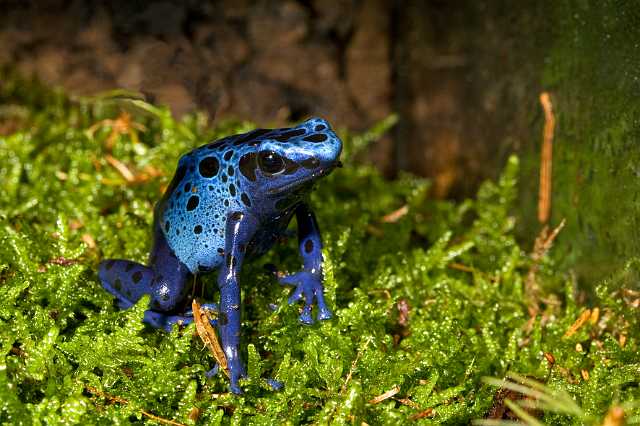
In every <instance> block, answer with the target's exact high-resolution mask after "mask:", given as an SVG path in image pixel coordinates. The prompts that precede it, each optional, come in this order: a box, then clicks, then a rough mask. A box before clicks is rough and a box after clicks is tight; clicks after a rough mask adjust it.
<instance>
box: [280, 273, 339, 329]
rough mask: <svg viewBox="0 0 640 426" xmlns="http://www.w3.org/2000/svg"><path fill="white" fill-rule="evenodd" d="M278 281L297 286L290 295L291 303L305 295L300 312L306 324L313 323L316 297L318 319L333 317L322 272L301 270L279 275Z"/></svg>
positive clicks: (302, 320)
mask: <svg viewBox="0 0 640 426" xmlns="http://www.w3.org/2000/svg"><path fill="white" fill-rule="evenodd" d="M278 281H279V282H280V284H282V285H294V286H296V288H295V290H294V291H293V293H292V294H291V296H289V304H292V303H295V302H297V301H298V300H300V299H301V298H302V296H304V300H305V303H304V307H303V308H302V313H301V314H300V321H301V322H303V323H304V324H313V317H312V315H311V310H312V308H313V301H314V299H315V300H316V301H317V303H318V319H319V320H327V319H330V318H331V317H332V314H331V311H330V310H329V308H327V305H326V303H325V301H324V287H323V285H322V276H321V275H320V274H317V273H312V272H308V271H300V272H296V273H294V274H291V275H285V276H281V277H278Z"/></svg>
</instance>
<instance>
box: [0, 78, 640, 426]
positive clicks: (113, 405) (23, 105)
mask: <svg viewBox="0 0 640 426" xmlns="http://www.w3.org/2000/svg"><path fill="white" fill-rule="evenodd" d="M0 81H2V87H1V89H0V181H1V182H2V190H1V191H0V345H1V346H0V350H1V357H0V421H1V422H2V423H4V424H25V425H28V424H129V423H143V422H150V423H151V422H156V423H157V422H166V421H169V420H171V421H173V422H175V423H180V424H268V425H271V424H280V423H284V424H298V423H317V424H362V422H366V423H367V424H372V425H373V424H404V423H407V422H411V421H415V422H418V423H423V424H431V423H443V424H468V423H469V422H470V421H473V420H477V419H483V418H486V417H490V416H493V417H496V418H505V419H508V418H509V414H508V413H511V414H513V413H517V412H518V410H517V409H516V410H515V411H513V410H511V409H506V408H505V407H507V405H508V404H507V405H505V404H506V403H505V402H503V401H502V399H501V398H500V397H498V396H497V395H499V394H501V393H500V391H499V390H498V389H499V387H500V386H501V385H497V386H496V384H495V383H494V382H491V381H490V380H489V381H487V380H486V379H485V378H487V377H497V378H500V379H501V378H503V377H505V375H506V374H507V373H508V372H515V373H519V374H520V375H522V376H526V377H528V378H533V379H536V380H537V381H539V382H541V383H544V387H543V388H541V389H540V390H537V391H536V389H535V388H532V387H531V384H528V385H526V386H523V388H522V389H520V391H521V393H520V395H522V392H524V393H525V394H526V393H527V392H529V393H531V390H532V389H533V390H534V391H536V392H537V393H534V394H533V397H532V398H529V399H527V398H525V399H522V400H521V401H529V402H530V403H531V402H533V403H536V404H538V406H539V407H541V410H535V411H533V414H532V415H533V416H536V417H538V418H539V419H540V421H544V422H546V423H549V424H594V425H596V424H601V422H602V419H603V418H604V417H605V415H606V414H607V412H608V411H609V410H610V409H611V407H613V406H620V407H622V409H623V410H624V412H625V414H626V416H627V418H628V419H629V420H630V421H634V420H635V421H636V422H637V421H639V420H640V417H639V416H640V413H639V412H638V407H639V406H638V404H637V402H636V401H638V399H639V398H640V388H639V387H638V383H639V381H640V361H639V360H638V355H637V354H638V338H639V337H640V331H639V330H640V327H639V326H640V324H639V322H640V319H639V318H640V317H639V316H638V313H637V309H638V303H637V302H638V294H637V293H635V292H634V291H633V290H632V289H628V288H627V287H628V284H629V283H630V282H633V278H634V277H635V276H636V273H637V270H638V265H637V264H636V263H634V262H633V261H632V262H628V263H627V264H626V266H625V267H624V268H622V269H619V271H618V272H617V273H616V274H614V275H612V276H610V277H609V278H608V279H607V280H604V281H601V282H600V283H599V284H598V285H597V287H596V291H595V295H594V296H593V298H592V299H591V300H590V301H589V302H588V303H587V302H585V301H584V299H583V298H582V297H581V294H580V292H578V291H577V290H576V283H575V280H574V278H573V276H572V275H571V274H568V273H565V272H564V269H561V268H558V266H557V262H556V260H555V259H554V256H552V255H551V256H550V255H545V256H542V258H541V259H540V260H539V261H535V262H534V261H533V260H532V257H531V256H530V255H529V251H530V247H531V245H532V241H531V240H527V241H524V242H523V243H520V242H519V241H517V240H516V238H515V235H514V229H515V226H516V225H517V222H518V220H517V219H516V216H515V215H514V212H513V206H514V204H515V201H516V195H517V193H518V184H517V176H518V171H519V162H518V160H517V158H515V157H512V158H510V160H509V161H508V163H507V165H506V167H505V170H504V172H503V174H502V176H501V178H500V179H499V180H497V181H496V182H486V183H484V184H483V185H482V186H481V188H480V190H479V192H478V194H477V197H476V198H474V199H469V200H466V201H463V202H459V203H451V202H445V201H434V200H432V199H430V198H429V197H428V195H427V194H428V192H429V184H428V182H427V181H424V180H422V179H419V178H416V177H414V176H410V175H404V176H401V177H400V178H399V179H398V180H395V181H392V182H389V181H385V180H384V179H382V178H381V176H380V175H379V174H378V172H376V171H375V169H374V168H373V167H371V166H369V165H366V164H360V163H356V162H355V161H353V160H352V159H353V158H356V157H357V155H356V154H357V153H358V151H359V150H362V149H364V148H365V147H366V146H367V145H369V144H370V143H375V141H376V140H377V139H378V138H379V136H380V135H381V134H382V133H384V132H385V131H386V130H387V129H388V127H389V125H391V124H392V122H393V120H392V119H390V120H388V121H386V122H383V123H381V124H380V125H379V126H376V127H375V128H374V129H372V131H370V132H367V133H365V134H360V135H351V134H348V132H342V136H343V138H344V141H345V152H344V157H343V159H344V162H345V167H344V168H343V169H340V170H339V171H338V172H336V173H334V174H333V175H331V176H329V177H328V178H326V179H325V181H324V182H322V184H321V185H319V187H318V189H317V191H315V192H314V193H313V195H312V202H313V205H314V206H315V208H316V213H317V216H318V219H319V222H320V226H321V228H322V231H323V236H324V241H325V251H324V253H325V259H326V260H325V268H326V292H327V298H328V302H329V304H330V306H331V307H332V309H333V311H334V312H335V314H336V315H335V319H333V320H331V321H327V322H324V323H322V324H315V325H313V326H302V325H301V324H299V322H298V309H299V306H288V305H286V303H285V302H286V299H287V294H288V292H289V290H288V289H285V288H282V287H280V286H278V285H277V284H276V283H275V282H274V279H273V277H272V276H271V275H270V274H268V273H267V272H265V270H264V269H263V267H262V265H263V264H264V263H273V264H276V265H278V266H281V267H283V268H285V269H289V270H294V269H297V268H298V267H299V263H300V261H299V259H298V257H297V254H296V247H295V242H293V241H291V242H290V243H288V244H284V245H282V246H280V247H276V248H275V249H273V250H272V251H271V252H270V253H269V254H268V255H267V256H266V257H264V258H262V259H260V260H258V261H257V262H255V263H253V264H251V265H249V266H248V267H247V268H245V270H244V271H243V277H242V282H243V301H244V304H243V310H244V311H243V315H244V322H243V327H244V346H243V347H244V348H245V349H246V356H245V358H246V359H248V365H249V373H250V376H251V378H250V379H249V380H247V381H246V382H245V383H244V385H243V386H244V389H245V391H246V392H245V394H244V395H243V396H234V395H231V394H229V393H228V392H227V383H226V380H225V378H224V377H220V376H217V377H214V378H212V379H207V378H206V377H205V375H204V373H205V372H206V371H207V370H208V369H209V368H211V366H212V364H213V359H212V357H211V355H210V354H209V353H208V352H207V351H205V350H203V344H202V342H201V341H200V340H199V338H198V337H197V336H196V335H194V331H195V330H194V328H193V326H192V325H191V326H189V327H187V328H185V329H182V330H178V329H175V330H174V331H173V332H172V333H165V332H162V331H158V330H153V329H150V328H148V327H146V326H144V325H143V324H142V322H141V318H142V315H143V311H144V309H145V302H146V300H143V301H141V302H140V303H139V304H138V305H136V306H135V307H134V308H132V309H130V310H128V311H118V310H117V309H115V307H114V303H113V300H112V298H111V297H110V296H109V295H108V294H107V293H106V292H105V291H103V290H102V288H101V286H100V284H99V282H98V280H97V277H96V267H97V264H98V262H99V261H100V260H101V259H102V258H105V257H122V258H129V259H135V260H138V261H144V259H145V257H146V253H147V250H148V248H149V244H150V234H151V233H150V228H151V221H152V209H153V205H154V203H155V202H156V201H157V200H158V199H159V197H160V196H161V193H162V189H163V187H164V186H165V185H167V184H168V182H169V180H170V177H171V173H172V172H173V169H174V167H175V164H176V162H177V159H178V157H179V155H180V154H181V153H183V152H185V151H187V150H189V149H191V148H193V147H195V146H198V145H201V144H203V143H205V142H207V141H210V140H212V139H215V138H217V137H221V136H224V135H227V134H232V133H237V132H240V131H244V130H248V129H250V128H251V127H252V126H251V124H249V123H240V122H225V123H219V124H217V125H216V126H211V125H209V124H208V123H207V121H206V119H205V117H204V116H201V115H191V116H187V117H185V118H184V119H182V120H179V121H176V120H174V119H173V118H171V115H170V113H169V111H168V110H167V109H165V108H162V107H158V106H154V105H150V104H147V103H144V102H142V101H140V100H138V99H135V98H131V97H129V96H128V95H126V94H124V93H118V92H113V93H110V94H105V95H102V96H97V97H94V98H70V97H68V96H66V95H65V94H63V93H59V92H57V91H53V90H50V89H47V88H43V87H41V86H39V85H38V84H37V83H34V82H31V81H25V80H21V79H20V78H18V77H16V76H15V75H12V74H10V73H5V74H4V75H2V78H1V79H0ZM125 113H126V114H125ZM109 120H110V121H109ZM614 136H615V135H610V136H608V137H614ZM603 137H604V136H603ZM624 173H627V171H625V172H624ZM552 250H553V249H552ZM551 254H553V251H552V252H551ZM532 271H533V272H532ZM532 273H533V277H532V275H531V274H532ZM531 279H535V280H536V281H537V282H538V283H539V284H540V287H541V288H542V289H543V293H542V294H541V295H540V309H539V310H537V311H534V310H532V304H533V302H532V300H530V299H527V298H526V297H525V289H526V286H527V285H528V284H527V283H528V282H530V280H531ZM203 283H204V284H205V286H206V287H207V288H208V289H209V290H208V291H209V297H211V298H215V297H217V292H215V291H214V287H215V281H214V279H213V277H211V276H208V277H204V278H203ZM544 289H552V290H546V291H545V290H544ZM271 303H277V304H278V306H279V307H278V308H277V309H276V310H275V311H274V310H272V309H270V308H269V305H270V304H271ZM265 377H275V378H277V379H278V380H281V381H282V382H284V385H285V386H284V390H282V391H281V392H272V391H271V390H269V389H268V387H267V386H266V385H265V383H264V381H263V379H264V378H265ZM505 386H506V385H505ZM507 387H508V386H507ZM511 387H513V386H511ZM566 398H569V399H566ZM516 399H517V398H516ZM549 401H551V402H553V403H554V404H551V403H549ZM563 401H565V402H563ZM566 401H573V402H572V403H571V404H569V403H568V402H566ZM572 404H574V405H575V406H574V405H572ZM520 411H522V410H520ZM496 413H498V414H496ZM525 414H526V413H525ZM158 418H160V420H159V419H158ZM494 420H495V419H494ZM175 423H173V424H175Z"/></svg>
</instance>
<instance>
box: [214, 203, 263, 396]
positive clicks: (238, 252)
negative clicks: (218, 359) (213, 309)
mask: <svg viewBox="0 0 640 426" xmlns="http://www.w3.org/2000/svg"><path fill="white" fill-rule="evenodd" d="M256 229H258V221H257V220H256V219H255V218H254V217H253V216H251V215H250V214H247V213H241V212H233V213H231V214H229V215H228V216H227V223H226V229H225V251H224V253H225V262H224V264H223V266H222V268H221V269H220V271H219V273H218V287H219V288H220V311H219V312H220V313H219V316H218V329H219V330H220V339H221V340H222V349H223V350H224V353H225V355H226V357H227V365H228V366H229V373H230V376H231V392H233V393H236V394H239V393H242V390H241V389H240V386H239V385H238V380H239V379H240V378H241V377H245V376H246V371H245V367H244V364H243V362H242V358H241V357H240V284H239V282H238V276H239V274H240V269H241V267H242V262H243V261H244V257H245V251H246V247H247V244H248V243H249V242H250V241H251V238H252V237H253V235H254V234H255V232H256Z"/></svg>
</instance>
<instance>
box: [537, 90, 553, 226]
mask: <svg viewBox="0 0 640 426" xmlns="http://www.w3.org/2000/svg"><path fill="white" fill-rule="evenodd" d="M540 103H541V104H542V108H543V109H544V133H543V139H542V151H541V154H540V188H539V193H538V221H539V222H540V223H542V224H545V223H547V222H548V221H549V214H550V211H551V177H552V173H551V172H552V170H551V165H552V163H553V131H554V128H555V125H556V119H555V117H554V115H553V105H552V104H551V98H550V97H549V93H547V92H542V93H541V94H540Z"/></svg>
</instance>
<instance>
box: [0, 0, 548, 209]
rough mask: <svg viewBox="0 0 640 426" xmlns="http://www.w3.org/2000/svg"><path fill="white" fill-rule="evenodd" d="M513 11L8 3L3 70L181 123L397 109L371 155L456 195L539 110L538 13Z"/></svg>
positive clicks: (346, 1) (451, 5)
mask: <svg viewBox="0 0 640 426" xmlns="http://www.w3.org/2000/svg"><path fill="white" fill-rule="evenodd" d="M511 3H512V2H508V1H484V2H483V1H474V2H468V1H461V0H428V1H401V0H393V1H386V0H371V1H358V0H323V1H320V0H298V1H296V0H284V1H245V0H221V1H212V2H204V1H184V2H178V1H174V2H172V1H147V2H144V1H110V2H100V1H80V0H56V1H51V0H47V1H31V2H29V1H20V0H18V1H3V0H0V5H1V6H2V11H3V12H2V14H1V15H0V65H2V64H12V65H14V66H16V67H17V68H18V69H19V70H21V71H22V72H23V73H24V74H26V75H31V74H35V75H37V76H38V77H39V78H40V79H42V80H43V81H44V82H46V83H50V84H55V85H61V86H63V87H64V88H65V89H67V90H69V91H71V92H73V93H78V94H91V93H95V92H98V91H103V90H108V89H113V88H116V87H118V88H126V89H131V90H135V91H140V92H142V93H143V94H144V95H145V96H147V98H148V99H149V100H150V101H153V102H159V103H163V104H168V105H169V106H170V107H171V108H172V110H173V112H174V114H176V115H177V116H180V115H182V114H184V113H186V112H189V111H191V110H194V109H204V110H207V111H208V112H209V114H210V115H211V116H212V117H214V119H216V120H217V119H223V118H225V117H235V118H241V119H247V120H252V121H255V122H257V123H258V124H259V125H262V126H271V125H281V124H284V123H286V122H288V121H296V120H301V119H303V118H305V117H308V116H311V115H319V116H322V117H325V118H327V119H328V120H330V122H332V123H333V124H334V126H336V127H348V128H349V129H352V130H355V131H359V130H364V129H366V128H368V127H369V126H371V125H372V124H373V123H375V122H376V121H379V120H381V119H383V118H385V117H387V116H389V115H390V114H391V113H392V112H396V113H398V114H399V115H398V117H399V120H400V121H399V123H398V125H397V126H396V127H395V128H394V130H393V131H392V132H391V133H390V134H389V135H388V136H387V137H386V138H385V139H384V140H382V141H380V142H379V143H377V144H376V145H375V146H374V147H373V148H372V149H371V152H370V153H369V155H370V159H371V160H372V161H373V162H374V163H375V164H376V165H377V166H378V167H379V168H380V169H381V170H383V172H384V173H385V174H386V175H387V176H389V177H393V176H395V175H396V174H397V172H398V170H401V169H404V170H410V171H412V172H415V173H418V174H421V175H423V176H428V177H430V178H432V179H433V182H434V194H435V195H436V196H438V197H461V196H467V195H471V194H473V192H474V191H475V189H476V187H477V184H478V183H479V182H480V181H481V180H482V179H484V178H487V177H494V176H495V174H496V172H497V171H499V170H500V167H501V165H502V163H503V161H504V159H505V158H506V155H507V154H508V153H509V152H511V151H513V150H515V149H517V148H518V147H519V144H521V143H522V142H523V141H524V140H526V139H527V138H528V137H529V134H528V132H529V130H530V127H531V122H532V117H534V116H535V114H536V113H537V108H538V107H537V104H536V99H537V93H538V91H539V88H538V87H537V86H538V84H539V83H538V76H537V71H538V66H539V63H540V61H541V60H542V52H541V50H540V49H538V48H536V43H541V41H542V40H543V39H544V37H545V35H544V32H542V31H538V30H537V28H539V27H542V24H541V23H540V22H542V20H541V19H540V17H542V16H543V14H544V10H543V9H542V8H541V7H539V6H536V5H535V2H532V4H531V5H530V6H528V5H527V3H525V2H523V3H522V5H521V6H519V7H517V8H515V9H514V8H513V7H512V4H511ZM531 34H536V37H535V38H531V37H530V35H531Z"/></svg>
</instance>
